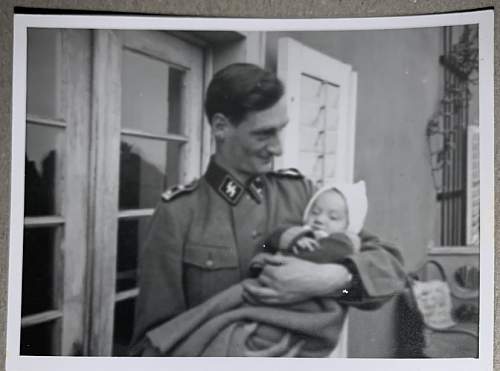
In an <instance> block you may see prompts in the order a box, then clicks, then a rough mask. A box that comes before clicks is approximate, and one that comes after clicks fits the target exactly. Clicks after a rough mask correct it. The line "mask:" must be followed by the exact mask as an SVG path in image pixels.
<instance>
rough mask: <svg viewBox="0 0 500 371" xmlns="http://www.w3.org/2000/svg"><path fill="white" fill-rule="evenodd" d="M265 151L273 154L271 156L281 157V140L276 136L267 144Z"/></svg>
mask: <svg viewBox="0 0 500 371" xmlns="http://www.w3.org/2000/svg"><path fill="white" fill-rule="evenodd" d="M267 150H268V151H269V152H271V153H272V154H273V156H281V155H282V154H283V148H282V147H281V139H280V137H279V136H278V135H276V136H275V137H274V138H273V139H272V140H271V142H270V143H269V145H268V147H267Z"/></svg>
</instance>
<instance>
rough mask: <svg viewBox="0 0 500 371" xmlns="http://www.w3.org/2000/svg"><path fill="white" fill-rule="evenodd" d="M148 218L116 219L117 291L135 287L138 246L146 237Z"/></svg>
mask: <svg viewBox="0 0 500 371" xmlns="http://www.w3.org/2000/svg"><path fill="white" fill-rule="evenodd" d="M150 219H151V217H143V218H140V219H137V220H119V221H118V257H117V263H116V271H117V279H116V291H117V292H120V291H124V290H128V289H132V288H134V287H137V258H138V252H139V246H140V244H141V243H142V242H143V241H144V240H145V239H146V234H147V232H148V228H149V221H150Z"/></svg>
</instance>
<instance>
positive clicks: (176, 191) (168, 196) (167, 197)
mask: <svg viewBox="0 0 500 371" xmlns="http://www.w3.org/2000/svg"><path fill="white" fill-rule="evenodd" d="M197 187H198V179H195V180H193V181H192V182H191V183H189V184H179V185H175V186H173V187H170V188H169V189H167V190H166V191H165V192H163V194H162V195H161V198H162V200H163V201H171V200H173V199H174V198H176V197H178V196H180V195H182V194H188V193H191V192H192V191H194V190H195V189H196V188H197Z"/></svg>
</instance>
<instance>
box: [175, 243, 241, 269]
mask: <svg viewBox="0 0 500 371" xmlns="http://www.w3.org/2000/svg"><path fill="white" fill-rule="evenodd" d="M184 262H185V263H188V264H192V265H196V266H198V267H200V268H205V269H221V268H236V267H237V266H238V257H237V255H236V250H235V249H231V248H230V247H226V246H210V245H208V246H207V245H202V244H197V243H188V244H187V245H186V248H185V250H184Z"/></svg>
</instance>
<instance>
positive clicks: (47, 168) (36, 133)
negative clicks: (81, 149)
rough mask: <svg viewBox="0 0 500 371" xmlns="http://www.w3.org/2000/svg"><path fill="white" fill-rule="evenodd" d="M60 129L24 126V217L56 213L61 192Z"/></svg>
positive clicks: (61, 136) (61, 143) (62, 151)
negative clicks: (58, 194) (25, 127)
mask: <svg viewBox="0 0 500 371" xmlns="http://www.w3.org/2000/svg"><path fill="white" fill-rule="evenodd" d="M64 139H65V135H64V129H60V128H52V127H46V126H38V125H27V129H26V158H25V161H26V164H25V169H24V171H25V175H26V177H25V194H24V210H25V215H26V216H36V215H54V214H57V207H56V206H57V205H56V199H57V192H60V191H62V190H61V189H60V188H61V187H60V184H61V183H62V176H63V174H62V172H61V169H63V164H62V161H63V157H64V150H63V148H64Z"/></svg>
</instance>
